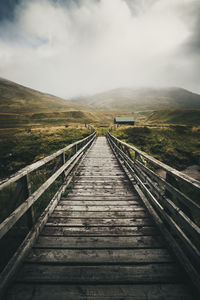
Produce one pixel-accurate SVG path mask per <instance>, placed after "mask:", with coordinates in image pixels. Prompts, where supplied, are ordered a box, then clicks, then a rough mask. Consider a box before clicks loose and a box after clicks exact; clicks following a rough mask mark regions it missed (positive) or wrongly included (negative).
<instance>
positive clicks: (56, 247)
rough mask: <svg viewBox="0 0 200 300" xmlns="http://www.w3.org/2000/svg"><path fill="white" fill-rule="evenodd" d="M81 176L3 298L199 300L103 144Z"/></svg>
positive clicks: (102, 141)
mask: <svg viewBox="0 0 200 300" xmlns="http://www.w3.org/2000/svg"><path fill="white" fill-rule="evenodd" d="M77 175H78V176H77V177H76V182H75V186H74V188H73V189H72V191H71V192H70V193H69V194H68V195H67V197H66V196H63V197H62V198H61V200H60V202H59V203H58V205H57V207H56V208H55V210H54V212H53V214H52V215H51V216H50V217H49V219H48V222H47V224H46V226H45V227H44V229H43V231H42V232H41V234H40V236H39V239H38V240H37V243H36V244H35V245H34V247H32V249H31V251H30V253H29V255H28V256H27V257H26V259H25V261H24V262H23V266H22V268H21V269H20V271H19V272H18V274H17V276H16V277H15V281H14V283H13V285H12V286H11V287H10V288H9V290H8V293H7V298H6V299H7V300H11V299H15V300H19V299H20V300H21V299H23V300H26V299H27V300H28V299H32V300H42V299H48V300H51V299H52V300H53V299H59V300H62V299H67V300H72V299H74V300H79V299H82V300H83V299H121V300H122V299H135V300H136V299H137V300H140V299H171V300H173V299H174V300H177V299H188V300H189V299H190V300H191V299H195V297H194V295H192V294H191V289H190V287H189V286H188V285H187V277H186V276H185V275H184V272H183V270H182V269H181V268H180V267H179V266H178V265H177V264H176V262H175V261H174V258H173V256H172V255H171V253H170V252H169V250H168V249H167V245H166V244H165V241H164V238H163V237H162V236H161V235H160V233H159V231H158V229H157V228H156V226H155V225H154V222H153V220H152V219H151V217H150V216H149V215H148V212H147V211H146V209H145V208H144V206H143V204H142V202H141V200H140V199H139V197H138V196H137V194H136V192H134V190H133V188H132V186H131V185H130V182H129V180H128V178H127V177H126V174H125V172H124V171H123V169H122V168H121V167H120V165H119V164H118V161H117V160H116V158H115V156H114V154H113V153H112V151H111V149H110V147H109V145H108V144H107V141H106V138H104V137H99V138H97V140H96V142H95V144H94V145H93V147H92V148H91V149H90V150H89V151H88V153H87V156H86V157H85V159H84V160H83V161H82V163H81V165H80V167H79V170H78V174H77Z"/></svg>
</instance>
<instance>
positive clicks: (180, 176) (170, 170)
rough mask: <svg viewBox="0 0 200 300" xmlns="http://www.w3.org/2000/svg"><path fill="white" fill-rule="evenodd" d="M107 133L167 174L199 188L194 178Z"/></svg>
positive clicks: (112, 138) (199, 185) (199, 184)
mask: <svg viewBox="0 0 200 300" xmlns="http://www.w3.org/2000/svg"><path fill="white" fill-rule="evenodd" d="M108 135H109V136H110V137H111V140H115V141H117V142H118V143H120V144H121V145H124V146H126V147H127V148H129V149H131V150H133V151H135V152H136V153H138V154H139V155H141V156H142V157H144V158H145V159H147V161H149V162H150V163H152V164H153V165H155V166H157V167H159V168H161V169H163V170H165V171H166V172H168V173H169V174H172V175H173V176H174V177H176V178H178V179H180V180H181V181H183V182H187V183H188V184H189V185H191V186H192V187H193V188H195V189H197V190H198V191H199V189H200V183H199V181H198V180H195V179H194V178H191V177H189V176H187V175H185V174H183V173H181V172H179V171H177V170H176V169H174V168H172V167H170V166H168V165H166V164H164V163H162V162H160V161H159V160H157V159H155V158H154V157H152V156H150V155H148V154H147V153H145V152H143V151H141V150H139V149H137V148H136V147H134V146H131V145H129V144H127V143H125V142H122V141H120V140H119V139H117V138H115V137H114V136H112V135H111V134H110V133H108Z"/></svg>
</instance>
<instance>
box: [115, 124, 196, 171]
mask: <svg viewBox="0 0 200 300" xmlns="http://www.w3.org/2000/svg"><path fill="white" fill-rule="evenodd" d="M112 134H113V135H114V136H116V137H117V138H119V139H120V140H123V141H125V142H127V143H129V144H132V145H134V146H136V147H138V148H139V149H141V150H142V151H145V152H146V153H148V154H150V155H152V156H154V157H155V158H157V159H159V160H160V161H162V162H164V163H166V164H168V165H170V166H171V167H174V168H176V169H178V170H183V169H185V168H187V167H189V166H191V165H195V164H197V165H198V164H200V128H199V127H192V126H187V125H185V126H180V125H168V126H160V127H147V126H136V127H126V126H121V127H119V128H117V129H115V130H113V131H112Z"/></svg>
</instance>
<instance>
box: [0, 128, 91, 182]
mask: <svg viewBox="0 0 200 300" xmlns="http://www.w3.org/2000/svg"><path fill="white" fill-rule="evenodd" d="M90 132H91V130H89V129H87V128H85V126H84V125H81V124H73V125H70V126H69V127H67V128H65V127H64V126H63V127H47V128H35V129H28V130H24V129H5V130H1V131H0V142H1V148H0V170H1V171H0V177H1V178H3V177H7V176H9V175H10V174H12V173H15V172H16V171H17V170H19V169H21V168H23V167H25V166H27V165H29V164H31V163H33V162H35V161H37V160H39V159H41V158H43V157H45V156H47V155H50V154H52V153H53V152H55V151H57V150H59V149H61V148H63V147H65V146H66V145H69V144H71V143H73V142H75V141H77V140H80V139H81V138H84V137H86V136H88V135H89V134H90Z"/></svg>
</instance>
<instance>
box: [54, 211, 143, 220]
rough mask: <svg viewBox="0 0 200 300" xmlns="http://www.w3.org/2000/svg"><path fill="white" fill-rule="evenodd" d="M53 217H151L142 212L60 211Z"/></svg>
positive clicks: (55, 212)
mask: <svg viewBox="0 0 200 300" xmlns="http://www.w3.org/2000/svg"><path fill="white" fill-rule="evenodd" d="M51 217H63V218H77V219H85V218H86V219H110V218H112V219H118V218H119V219H123V218H125V219H127V218H147V217H149V216H148V214H147V212H145V211H144V210H142V211H140V210H139V211H131V212H129V211H128V212H123V211H122V212H121V211H120V212H118V211H115V212H109V211H106V212H104V211H103V212H102V211H99V212H91V211H81V212H80V211H67V210H66V211H64V210H63V211H59V210H54V212H53V214H52V215H51Z"/></svg>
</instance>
